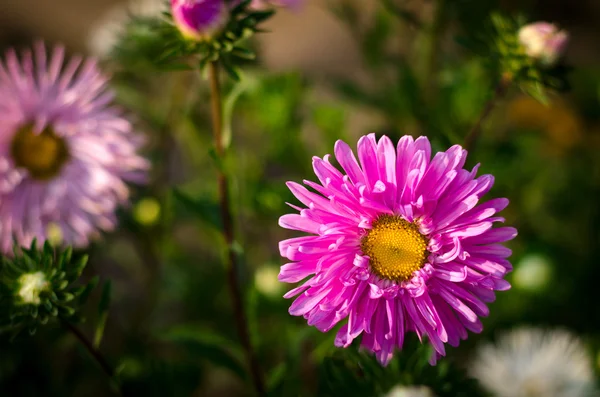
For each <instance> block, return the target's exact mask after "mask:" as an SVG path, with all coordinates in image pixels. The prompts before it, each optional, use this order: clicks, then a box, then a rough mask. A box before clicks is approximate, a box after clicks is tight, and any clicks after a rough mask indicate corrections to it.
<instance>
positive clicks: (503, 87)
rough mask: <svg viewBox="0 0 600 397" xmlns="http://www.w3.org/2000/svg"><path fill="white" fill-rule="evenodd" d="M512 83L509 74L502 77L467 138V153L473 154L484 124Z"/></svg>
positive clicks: (465, 143) (465, 145)
mask: <svg viewBox="0 0 600 397" xmlns="http://www.w3.org/2000/svg"><path fill="white" fill-rule="evenodd" d="M511 81H512V80H511V78H510V76H509V75H507V74H504V75H502V78H501V79H500V81H499V82H498V85H497V86H496V89H495V90H494V94H493V96H492V98H490V100H489V101H487V103H486V104H485V106H484V108H483V110H482V111H481V114H480V115H479V119H477V122H476V123H475V125H474V126H473V128H471V131H470V132H469V134H468V135H467V136H466V138H465V142H464V144H463V147H464V149H465V150H467V152H471V151H472V150H473V149H474V146H475V143H476V142H477V139H478V138H479V135H480V134H481V125H482V123H483V122H484V121H485V119H486V118H487V117H488V116H489V115H490V113H491V112H492V110H494V108H495V107H496V104H497V102H498V100H499V99H501V98H502V97H503V96H504V95H505V94H506V91H507V90H508V87H509V86H510V83H511Z"/></svg>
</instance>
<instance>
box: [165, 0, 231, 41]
mask: <svg viewBox="0 0 600 397" xmlns="http://www.w3.org/2000/svg"><path fill="white" fill-rule="evenodd" d="M171 13H172V14H173V21H174V22H175V25H176V26H177V28H178V29H179V31H180V32H181V34H182V35H183V36H184V37H186V38H188V39H192V40H207V39H210V38H211V37H212V36H213V35H214V34H215V33H216V32H218V31H219V30H220V29H222V28H223V27H224V26H225V24H226V23H227V18H228V17H229V7H228V5H227V3H226V1H225V0H171Z"/></svg>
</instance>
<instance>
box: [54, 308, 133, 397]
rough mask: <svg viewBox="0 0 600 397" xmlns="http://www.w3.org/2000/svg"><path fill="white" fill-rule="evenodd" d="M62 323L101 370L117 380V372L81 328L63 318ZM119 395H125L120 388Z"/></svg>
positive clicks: (111, 378)
mask: <svg viewBox="0 0 600 397" xmlns="http://www.w3.org/2000/svg"><path fill="white" fill-rule="evenodd" d="M60 321H61V323H62V324H63V325H64V327H65V328H66V329H67V330H69V332H71V333H72V334H73V335H74V336H75V337H76V338H77V339H78V340H79V342H81V344H82V345H83V346H84V347H85V348H86V350H87V351H88V353H90V356H92V358H93V359H94V360H95V361H96V362H97V363H98V365H100V368H102V370H103V371H104V373H106V375H107V376H108V377H109V378H110V380H116V379H115V370H114V369H113V367H112V366H111V365H110V364H109V363H108V361H106V359H105V358H104V356H103V355H102V353H100V351H99V350H98V349H96V348H95V347H94V345H92V342H90V341H89V339H88V338H87V337H86V336H85V335H84V334H83V332H81V330H80V329H79V328H77V327H76V326H75V325H73V324H71V323H70V322H69V321H67V320H65V319H63V318H61V319H60ZM117 393H118V394H119V395H120V396H122V395H123V393H122V391H121V390H120V388H119V389H117Z"/></svg>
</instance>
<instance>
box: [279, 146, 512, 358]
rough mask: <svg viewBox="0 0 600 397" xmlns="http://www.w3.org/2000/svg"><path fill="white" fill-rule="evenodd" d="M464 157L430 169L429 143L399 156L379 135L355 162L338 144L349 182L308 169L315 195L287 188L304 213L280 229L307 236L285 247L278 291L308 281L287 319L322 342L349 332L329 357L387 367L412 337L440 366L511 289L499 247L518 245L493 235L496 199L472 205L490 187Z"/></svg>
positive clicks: (502, 233)
mask: <svg viewBox="0 0 600 397" xmlns="http://www.w3.org/2000/svg"><path fill="white" fill-rule="evenodd" d="M466 156H467V152H466V151H465V150H463V149H462V148H461V147H460V146H458V145H455V146H452V147H451V148H450V149H448V150H447V151H446V152H440V153H436V154H435V156H434V157H433V159H432V158H431V146H430V144H429V141H428V140H427V138H426V137H420V138H418V139H416V140H413V138H412V137H411V136H404V137H402V139H400V141H399V142H398V146H397V148H394V145H393V143H392V142H391V140H390V139H389V138H388V137H386V136H384V137H382V138H381V139H379V141H377V140H376V138H375V134H370V135H367V136H363V137H362V138H361V139H360V140H359V141H358V160H359V161H357V160H356V158H355V156H354V153H353V152H352V150H351V149H350V147H349V146H348V145H347V144H346V143H344V142H342V141H337V142H336V144H335V157H336V159H337V161H338V163H339V164H340V165H341V167H342V169H343V171H344V172H345V173H342V172H340V171H339V170H338V169H337V168H336V167H334V166H333V165H332V164H331V163H330V162H329V155H327V156H325V157H324V158H323V159H321V158H318V157H314V158H313V168H314V170H315V174H316V175H317V178H318V179H319V183H315V182H311V181H305V182H304V184H305V185H307V186H308V187H309V188H311V189H312V190H314V192H311V191H309V190H308V189H307V188H306V187H304V186H302V185H300V184H297V183H295V182H288V187H289V188H290V190H291V191H292V193H293V194H294V195H295V196H296V198H297V199H298V200H299V201H300V202H301V203H302V204H303V206H302V207H298V206H295V205H291V206H292V207H293V208H294V209H296V210H297V211H298V212H299V213H297V214H287V215H284V216H282V217H281V218H280V220H279V225H280V226H282V227H284V228H287V229H293V230H299V231H302V232H305V233H308V235H307V236H303V237H296V238H291V239H289V240H284V241H281V242H280V244H279V249H280V252H281V255H282V256H283V257H286V258H287V259H289V260H290V261H291V262H290V263H288V264H285V265H283V266H282V267H281V271H280V273H279V280H280V281H283V282H289V283H295V282H298V281H301V280H305V279H306V278H308V279H307V280H306V281H305V282H304V283H303V284H302V285H300V286H299V287H297V288H294V289H292V290H291V291H290V292H288V293H287V294H286V295H285V297H286V298H290V297H294V296H298V297H297V298H296V300H295V301H294V302H293V303H292V305H291V307H290V309H289V312H290V314H292V315H295V316H304V318H306V319H307V320H308V324H309V325H314V326H315V327H317V328H318V329H319V330H320V331H322V332H326V331H329V330H330V329H332V328H333V327H334V326H335V325H336V324H338V323H339V322H341V321H343V322H344V324H343V326H342V327H341V328H340V330H339V332H338V333H337V337H336V340H335V344H336V346H339V347H347V346H349V345H350V344H351V343H352V341H353V340H354V339H355V338H357V337H358V336H359V335H362V340H361V344H362V346H363V347H364V348H366V349H367V350H369V351H372V352H374V353H375V355H376V356H377V359H378V360H379V361H380V362H381V363H382V364H383V365H386V364H387V363H388V362H389V361H390V359H391V358H392V356H393V354H394V350H395V349H402V345H403V342H404V336H405V334H406V333H407V332H415V333H416V334H417V335H418V337H419V338H422V337H423V336H427V338H428V340H429V342H430V343H431V344H432V345H433V347H434V349H435V351H436V354H435V355H434V357H432V363H434V362H435V360H436V359H437V358H438V357H439V356H443V355H445V343H449V344H450V345H452V346H458V344H459V342H460V340H461V339H466V338H467V330H470V331H473V332H480V331H481V330H482V324H481V321H480V319H479V318H480V317H484V316H487V315H488V312H489V310H488V307H487V305H486V303H488V302H493V301H494V299H495V295H494V291H504V290H507V289H509V288H510V285H509V284H508V282H506V281H505V280H504V276H505V275H506V273H508V272H509V271H510V270H511V269H512V266H511V264H510V263H509V261H508V260H507V259H506V258H508V257H509V256H510V254H511V251H510V250H509V249H508V248H506V247H504V246H503V245H501V243H502V242H504V241H508V240H510V239H512V238H514V237H515V236H516V234H517V231H516V229H514V228H512V227H499V228H492V225H493V224H494V223H495V222H503V221H504V219H503V218H501V217H498V216H496V213H497V212H499V211H501V210H502V209H504V208H505V207H506V206H507V205H508V200H507V199H505V198H498V199H492V200H489V201H487V202H485V203H483V204H479V205H477V203H478V201H479V199H480V198H481V197H482V196H483V195H484V194H485V193H487V192H488V191H489V190H490V189H491V187H492V185H493V184H494V178H493V177H492V176H491V175H482V176H479V177H476V176H475V175H476V173H477V169H478V166H476V167H474V168H473V170H471V171H468V170H466V169H463V166H464V164H465V159H466Z"/></svg>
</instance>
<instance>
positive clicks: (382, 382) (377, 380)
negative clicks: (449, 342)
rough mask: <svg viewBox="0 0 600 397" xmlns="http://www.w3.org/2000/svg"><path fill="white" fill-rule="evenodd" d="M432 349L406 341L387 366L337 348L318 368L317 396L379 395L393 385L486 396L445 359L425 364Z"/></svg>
mask: <svg viewBox="0 0 600 397" xmlns="http://www.w3.org/2000/svg"><path fill="white" fill-rule="evenodd" d="M432 354H433V349H432V348H431V347H429V346H426V345H423V344H422V343H421V342H420V341H419V340H417V338H416V337H413V338H409V339H408V340H407V341H406V343H405V347H404V349H403V350H402V352H398V353H397V354H396V355H395V357H394V358H393V359H392V361H391V362H390V363H389V364H388V366H387V367H382V366H381V364H379V362H377V360H376V359H375V357H374V356H373V355H370V354H368V353H366V352H361V351H358V350H357V349H356V348H348V349H337V350H336V351H335V352H333V354H332V355H331V356H329V357H326V358H325V359H324V360H323V362H322V363H321V364H320V365H319V380H320V384H319V392H318V395H319V396H340V395H357V396H359V395H360V396H382V395H384V394H385V393H386V392H388V391H389V390H390V389H392V388H393V387H394V386H397V385H403V386H427V387H428V388H430V389H431V390H432V391H433V392H434V395H435V396H438V397H445V396H448V397H461V396H464V397H477V396H487V394H486V393H484V392H483V391H482V390H481V388H480V386H479V384H478V383H477V381H475V380H474V379H472V378H469V377H468V376H467V375H466V374H465V373H464V371H463V370H461V369H459V368H457V367H456V366H455V365H453V364H452V363H451V362H450V361H449V360H448V359H444V360H442V361H440V362H438V364H437V365H436V366H431V365H430V364H429V358H430V357H431V355H432Z"/></svg>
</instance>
